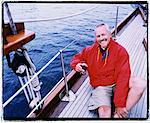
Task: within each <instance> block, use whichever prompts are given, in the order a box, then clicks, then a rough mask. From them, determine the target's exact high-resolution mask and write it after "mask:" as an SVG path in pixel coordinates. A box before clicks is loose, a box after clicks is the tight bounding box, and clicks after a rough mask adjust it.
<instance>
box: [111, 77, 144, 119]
mask: <svg viewBox="0 0 150 123" xmlns="http://www.w3.org/2000/svg"><path fill="white" fill-rule="evenodd" d="M146 87H147V82H146V80H144V79H141V78H140V77H131V79H130V81H129V88H130V90H129V93H128V97H127V102H126V109H127V111H129V110H130V109H131V108H132V107H133V106H134V105H135V104H136V103H137V102H138V101H139V99H140V98H141V96H142V94H143V92H144V90H145V89H146ZM114 118H118V115H117V114H115V115H114Z"/></svg>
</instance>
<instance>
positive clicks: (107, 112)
mask: <svg viewBox="0 0 150 123" xmlns="http://www.w3.org/2000/svg"><path fill="white" fill-rule="evenodd" d="M98 112H99V117H100V118H110V117H111V107H110V106H100V107H99V108H98Z"/></svg>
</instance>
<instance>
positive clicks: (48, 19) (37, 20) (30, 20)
mask: <svg viewBox="0 0 150 123" xmlns="http://www.w3.org/2000/svg"><path fill="white" fill-rule="evenodd" d="M97 7H98V5H96V6H94V7H91V8H90V9H88V10H85V11H82V12H80V13H76V14H72V15H69V16H64V17H58V18H47V19H34V20H33V19H28V20H20V21H19V20H18V21H17V20H16V21H15V22H24V23H30V22H40V21H56V20H61V19H66V18H71V17H74V16H78V15H81V14H84V13H86V12H88V11H90V10H93V9H95V8H97ZM6 23H7V22H6Z"/></svg>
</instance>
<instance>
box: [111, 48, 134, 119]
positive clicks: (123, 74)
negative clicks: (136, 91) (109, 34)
mask: <svg viewBox="0 0 150 123" xmlns="http://www.w3.org/2000/svg"><path fill="white" fill-rule="evenodd" d="M130 74H131V70H130V64H129V55H128V53H127V52H126V50H125V49H124V48H122V49H121V50H120V51H119V54H118V59H117V64H116V70H115V76H116V89H115V93H114V103H115V107H116V113H117V114H118V115H119V116H120V117H124V116H125V115H126V113H127V111H126V110H125V107H126V99H127V95H128V91H129V79H130Z"/></svg>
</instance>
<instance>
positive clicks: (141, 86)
mask: <svg viewBox="0 0 150 123" xmlns="http://www.w3.org/2000/svg"><path fill="white" fill-rule="evenodd" d="M129 87H130V89H134V90H136V91H137V92H139V93H143V91H144V90H145V89H146V87H147V81H146V80H144V79H142V78H140V77H132V78H131V79H130V83H129Z"/></svg>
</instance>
